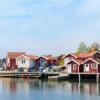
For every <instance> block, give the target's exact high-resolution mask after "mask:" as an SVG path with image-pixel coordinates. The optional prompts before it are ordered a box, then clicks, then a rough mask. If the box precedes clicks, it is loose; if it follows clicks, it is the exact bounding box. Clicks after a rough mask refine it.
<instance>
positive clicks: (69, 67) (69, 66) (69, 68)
mask: <svg viewBox="0 0 100 100" xmlns="http://www.w3.org/2000/svg"><path fill="white" fill-rule="evenodd" d="M67 71H68V73H71V64H68V66H67Z"/></svg>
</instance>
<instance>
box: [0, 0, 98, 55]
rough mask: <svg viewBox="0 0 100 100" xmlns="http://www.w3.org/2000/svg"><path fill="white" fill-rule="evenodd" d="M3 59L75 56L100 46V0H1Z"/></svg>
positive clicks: (1, 45)
mask: <svg viewBox="0 0 100 100" xmlns="http://www.w3.org/2000/svg"><path fill="white" fill-rule="evenodd" d="M0 40H1V42H0V55H1V57H3V56H4V55H5V53H6V52H7V51H26V52H28V53H33V54H36V55H43V54H53V55H59V54H62V53H69V52H74V51H75V50H76V48H77V47H78V45H79V43H80V41H84V42H85V43H86V44H88V45H90V44H92V43H93V42H99V43H100V0H0Z"/></svg>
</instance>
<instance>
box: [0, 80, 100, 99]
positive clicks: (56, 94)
mask: <svg viewBox="0 0 100 100" xmlns="http://www.w3.org/2000/svg"><path fill="white" fill-rule="evenodd" d="M0 98H1V99H0V100H100V84H96V83H81V84H79V83H78V82H55V81H41V80H35V79H32V80H27V79H3V78H1V79H0Z"/></svg>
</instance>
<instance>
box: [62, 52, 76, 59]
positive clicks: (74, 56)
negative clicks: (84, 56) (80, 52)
mask: <svg viewBox="0 0 100 100" xmlns="http://www.w3.org/2000/svg"><path fill="white" fill-rule="evenodd" d="M68 55H71V56H73V57H75V58H77V57H76V56H75V55H73V54H72V53H71V54H67V55H65V56H64V57H62V58H65V57H66V56H68Z"/></svg>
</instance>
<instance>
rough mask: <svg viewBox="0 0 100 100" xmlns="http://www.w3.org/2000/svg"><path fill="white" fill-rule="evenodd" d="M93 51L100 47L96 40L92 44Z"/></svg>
mask: <svg viewBox="0 0 100 100" xmlns="http://www.w3.org/2000/svg"><path fill="white" fill-rule="evenodd" d="M90 48H91V51H99V49H100V44H99V43H97V42H94V43H93V44H92V45H91V47H90Z"/></svg>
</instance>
